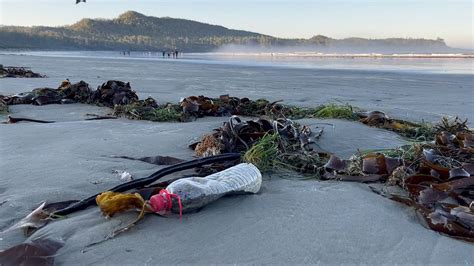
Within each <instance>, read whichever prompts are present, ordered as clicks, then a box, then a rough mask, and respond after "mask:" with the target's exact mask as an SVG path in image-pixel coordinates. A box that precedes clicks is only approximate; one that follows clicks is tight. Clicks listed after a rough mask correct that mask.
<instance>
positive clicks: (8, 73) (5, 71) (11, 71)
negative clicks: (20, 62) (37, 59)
mask: <svg viewBox="0 0 474 266" xmlns="http://www.w3.org/2000/svg"><path fill="white" fill-rule="evenodd" d="M0 78H46V76H45V75H41V74H39V73H35V72H33V71H31V70H30V69H28V68H27V67H13V66H3V65H0Z"/></svg>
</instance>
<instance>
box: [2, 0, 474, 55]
mask: <svg viewBox="0 0 474 266" xmlns="http://www.w3.org/2000/svg"><path fill="white" fill-rule="evenodd" d="M0 10H1V16H0V24H3V25H28V26H29V25H48V26H55V25H65V24H72V23H74V22H76V21H78V20H80V19H81V18H84V17H89V18H113V17H116V16H118V15H119V14H120V13H123V12H125V11H127V10H135V11H138V12H141V13H144V14H146V15H152V16H159V17H163V16H169V17H177V18H186V19H193V20H197V21H202V22H207V23H211V24H219V25H223V26H225V27H228V28H233V29H243V30H249V31H255V32H259V33H264V34H269V35H273V36H278V37H291V38H294V37H301V38H308V37H311V36H313V35H317V34H323V35H327V36H330V37H334V38H344V37H353V36H357V37H367V38H385V37H413V38H436V37H441V38H444V39H445V40H446V42H447V43H448V45H450V46H454V47H462V48H474V40H473V39H474V37H473V13H474V7H473V0H273V1H271V0H253V1H251V0H193V1H191V0H87V3H80V4H78V5H76V4H75V0H0Z"/></svg>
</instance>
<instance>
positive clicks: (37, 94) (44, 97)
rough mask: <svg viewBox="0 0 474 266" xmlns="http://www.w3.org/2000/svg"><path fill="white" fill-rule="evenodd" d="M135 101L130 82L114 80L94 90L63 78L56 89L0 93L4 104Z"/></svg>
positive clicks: (0, 99) (135, 97)
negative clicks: (7, 94)
mask: <svg viewBox="0 0 474 266" xmlns="http://www.w3.org/2000/svg"><path fill="white" fill-rule="evenodd" d="M136 101H138V96H137V94H136V92H135V91H133V90H132V89H131V87H130V83H125V82H122V81H116V80H109V81H107V82H105V83H104V84H102V85H101V86H99V87H98V88H97V90H95V91H93V90H92V89H91V88H90V86H89V84H87V83H86V82H84V81H80V82H77V83H74V84H71V83H70V82H69V80H65V81H63V82H62V83H61V85H60V86H59V87H58V88H57V89H52V88H37V89H34V90H32V91H30V92H23V93H19V94H15V95H10V96H3V95H0V102H3V103H4V104H6V105H15V104H33V105H47V104H69V103H88V104H97V105H100V106H107V107H113V106H115V105H121V104H130V103H132V102H136Z"/></svg>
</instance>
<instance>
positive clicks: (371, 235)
mask: <svg viewBox="0 0 474 266" xmlns="http://www.w3.org/2000/svg"><path fill="white" fill-rule="evenodd" d="M2 60H3V58H2ZM15 60H16V59H15ZM29 60H30V59H29ZM71 60H73V59H68V60H64V59H61V60H58V62H63V63H62V64H63V67H64V71H65V72H66V73H69V74H71V75H73V69H74V68H77V73H78V74H74V75H75V76H74V81H77V80H79V79H84V80H87V81H88V82H91V83H92V84H95V85H97V84H98V83H99V80H100V82H102V81H105V80H107V79H112V78H116V79H121V80H127V78H120V76H121V75H122V74H123V75H126V72H127V70H130V69H131V68H132V67H131V66H129V65H128V64H125V63H124V64H123V65H122V64H121V62H99V61H98V60H97V61H95V63H94V64H85V63H84V62H82V64H83V68H80V67H79V68H78V65H77V64H76V65H74V64H72V62H71ZM73 61H74V60H73ZM21 63H22V62H21V60H20V59H19V63H18V65H21ZM23 63H24V64H23V65H28V66H32V67H34V68H33V69H34V70H37V71H38V72H45V73H43V74H47V75H49V76H50V78H49V79H34V80H32V79H28V80H25V79H16V80H10V79H9V80H1V81H0V84H1V91H2V92H15V91H18V92H19V91H27V90H30V89H31V88H34V87H41V86H52V87H56V86H57V85H55V84H58V83H59V81H60V80H62V79H64V75H62V76H60V70H59V69H52V68H48V66H50V67H52V66H53V65H54V64H55V63H54V62H50V60H46V62H43V63H44V64H43V66H44V67H40V62H36V61H35V60H30V61H25V62H23ZM89 63H90V62H89ZM35 64H37V65H35ZM133 64H135V63H132V65H133ZM136 64H141V63H140V62H138V63H136ZM112 65H114V66H113V67H112ZM165 65H166V67H165V66H161V68H160V69H155V70H154V69H153V68H150V69H147V70H146V71H148V73H151V72H153V73H155V75H156V76H155V77H154V78H150V80H147V78H146V77H144V76H135V77H133V76H132V75H129V76H126V77H129V78H130V80H131V81H132V87H134V88H136V89H137V90H138V92H139V93H140V94H141V97H145V96H147V95H148V94H151V95H152V96H153V97H156V98H157V99H158V100H159V101H160V100H161V101H165V100H169V101H173V102H175V101H177V98H178V97H179V96H187V95H190V94H194V93H197V92H199V94H206V95H211V96H212V95H216V96H217V95H218V94H219V93H230V94H232V95H236V96H249V95H248V94H250V96H256V97H267V98H270V99H276V98H280V97H281V98H285V99H287V98H288V99H290V100H289V101H290V102H291V103H295V104H308V103H317V102H321V103H323V102H325V100H330V99H332V97H335V96H334V95H338V96H337V97H341V98H344V99H353V100H354V102H356V103H358V104H355V103H354V105H358V106H361V107H365V108H371V107H379V105H378V104H379V103H377V102H373V101H372V100H367V99H364V97H362V96H363V94H361V92H359V94H357V93H356V92H355V91H354V90H353V91H352V93H353V94H351V93H350V92H349V91H348V90H344V89H340V90H339V91H337V90H336V91H331V90H327V88H329V87H337V86H336V85H335V84H332V83H331V82H328V80H331V79H330V78H329V79H326V82H327V84H326V85H325V86H326V90H324V93H321V95H319V94H318V93H313V92H312V93H313V94H311V95H313V97H311V98H308V97H304V96H303V94H301V93H302V92H297V93H285V88H286V87H285V86H289V84H290V82H289V80H291V79H295V80H296V81H295V82H294V83H291V84H294V86H299V85H298V84H300V85H301V83H300V82H302V81H298V80H302V79H304V78H308V77H311V76H312V75H316V74H314V73H312V74H311V73H306V72H305V71H302V72H297V71H296V70H289V71H290V72H292V71H295V72H294V75H296V73H300V75H302V76H301V77H300V79H298V78H295V76H294V75H293V76H290V77H286V79H288V81H283V77H282V76H278V74H280V75H281V74H282V73H283V70H275V69H264V70H261V69H260V70H258V71H257V70H255V69H253V68H245V69H243V68H238V67H235V68H231V69H228V68H218V67H217V66H202V68H204V70H203V69H196V70H195V72H193V71H191V70H190V69H186V71H188V73H189V75H187V77H186V78H185V79H184V80H179V78H178V77H175V76H172V75H165V74H170V73H171V72H173V69H175V68H177V67H178V66H180V67H181V68H186V67H185V66H183V65H178V64H177V63H166V64H165ZM101 67H103V68H106V69H102V70H100V71H98V70H97V68H101ZM107 67H109V68H110V71H108V70H107ZM157 68H158V67H157ZM94 69H95V71H94ZM211 70H212V71H214V72H213V73H212V74H209V75H208V76H205V77H201V75H202V73H201V72H206V71H211ZM245 71H247V72H245ZM285 72H287V71H285ZM92 73H96V75H100V78H95V79H91V78H90V77H91V76H93V74H92ZM223 73H228V75H226V76H223ZM239 73H240V74H239ZM318 73H319V74H318V75H322V74H321V73H325V75H339V74H341V73H332V74H331V73H326V72H324V71H322V72H318ZM344 73H346V72H344ZM161 75H164V76H166V77H168V80H172V81H169V83H170V84H174V85H172V86H171V87H170V86H167V83H166V82H162V83H158V84H157V83H156V79H157V77H159V78H158V79H160V80H161V79H165V77H162V76H161ZM210 75H212V79H210ZM261 75H264V76H265V80H267V81H268V80H271V82H269V83H270V84H267V83H266V82H264V80H263V79H264V78H262V77H261ZM306 75H307V76H306ZM341 75H342V76H339V78H337V77H336V76H334V78H333V80H334V82H335V80H338V82H339V81H340V82H342V83H338V84H339V85H341V84H346V86H350V85H351V82H352V83H354V82H355V80H358V78H357V77H359V76H360V75H361V74H360V73H359V72H349V73H346V74H341ZM345 75H346V76H345ZM384 75H385V74H384ZM386 75H388V76H387V77H386V78H387V79H388V80H385V79H384V78H383V77H380V75H377V77H378V78H377V82H375V81H374V83H373V84H372V85H370V86H369V87H370V88H368V89H367V91H366V92H364V93H366V95H367V98H371V97H369V95H370V94H371V93H373V92H375V91H378V90H376V89H375V88H376V87H377V86H376V85H377V84H379V85H380V86H382V87H383V86H388V85H387V84H392V83H393V84H395V83H397V84H402V85H400V86H403V84H414V85H412V86H413V90H409V89H407V90H405V91H404V93H406V94H412V93H413V95H412V96H411V97H409V96H400V97H399V98H397V97H396V96H394V100H395V101H401V100H402V99H408V98H410V99H411V101H412V102H424V101H426V99H425V98H423V97H422V95H421V93H422V92H423V91H425V90H429V89H431V90H436V89H437V88H438V89H439V93H440V96H439V97H444V96H446V99H445V100H447V101H453V102H456V103H457V104H455V105H452V106H448V105H440V106H439V108H437V109H433V110H432V111H433V113H432V111H430V110H431V109H429V108H430V107H429V106H428V105H422V106H421V107H420V106H419V105H414V104H407V103H405V104H404V105H402V107H398V106H397V105H396V104H395V103H392V105H390V104H386V103H387V102H386V101H384V102H383V104H382V103H380V106H386V108H387V109H383V110H386V111H390V110H392V111H393V110H399V111H400V112H395V114H398V115H400V116H402V117H404V116H405V115H403V112H401V110H403V111H407V112H408V111H410V114H411V115H414V114H413V112H414V113H415V115H417V116H416V117H417V118H418V119H434V118H436V117H437V116H439V115H441V114H442V113H445V112H446V113H451V112H452V114H453V115H455V114H460V113H467V111H469V104H468V105H467V107H466V105H461V104H460V102H462V101H467V102H469V101H470V104H471V106H472V99H471V100H469V99H460V98H459V97H457V98H450V97H451V95H450V94H443V92H442V91H444V90H441V87H442V85H445V86H443V87H446V86H447V87H450V86H451V87H452V88H454V87H456V86H458V85H459V83H461V81H459V80H458V79H456V78H454V77H452V76H451V75H449V76H443V75H441V76H421V77H420V76H416V77H413V78H414V79H415V80H414V81H412V82H409V81H408V77H406V76H405V77H404V78H402V79H400V80H396V79H397V78H396V75H395V74H393V73H392V74H390V73H389V74H386ZM382 76H383V75H382ZM70 77H72V76H70ZM88 77H89V78H88ZM226 77H227V78H228V80H230V81H229V82H228V83H225V79H226ZM428 77H429V78H428ZM132 78H133V80H132ZM206 78H207V79H210V80H207V79H206ZM359 78H360V77H359ZM366 78H367V79H369V78H370V75H368V76H367V75H366ZM468 78H469V77H461V80H462V79H468ZM76 79H77V80H76ZM345 79H347V80H345ZM404 79H405V81H404ZM424 79H426V80H424ZM315 80H319V81H318V83H317V84H320V85H321V84H323V83H324V81H323V80H321V76H319V79H318V78H317V77H315V78H314V80H313V81H315ZM423 80H424V81H423ZM464 81H465V80H464ZM252 82H253V83H252ZM279 82H281V83H279ZM305 82H308V83H309V82H311V81H305ZM203 83H204V84H203ZM425 83H426V84H428V83H429V84H434V85H433V86H432V87H430V88H425V86H423V84H425ZM152 84H157V85H156V87H153V86H152ZM241 84H247V86H250V87H253V86H255V87H258V88H260V87H262V89H261V90H260V89H255V90H252V89H248V92H246V91H244V90H242V89H238V87H239V85H241ZM278 84H279V85H278ZM285 84H287V85H285ZM354 84H355V85H356V86H357V83H354ZM383 84H385V85H383ZM220 85H222V87H221V88H220V89H222V88H224V89H223V90H224V91H222V90H220V89H219V86H220ZM273 85H275V86H273ZM276 85H278V86H279V87H278V86H276ZM463 85H465V83H463ZM321 86H322V85H321ZM360 86H362V85H360ZM315 87H318V86H315ZM206 88H207V89H206ZM272 88H273V90H274V91H273V93H271V89H272ZM286 89H288V88H286ZM173 90H174V91H173ZM295 91H296V90H295ZM167 92H168V93H167ZM309 92H311V90H309V89H307V90H306V93H309ZM338 92H339V93H340V94H337V93H338ZM461 92H462V90H461ZM464 92H465V91H464ZM383 93H384V95H385V96H384V97H389V96H390V95H391V94H387V93H388V92H383ZM390 93H392V94H394V95H396V93H395V92H390ZM373 98H376V97H372V98H371V99H373ZM397 99H398V100H397ZM430 100H433V101H441V99H434V98H433V99H430ZM364 104H366V105H364ZM391 106H392V107H391ZM394 106H397V108H399V109H397V108H394ZM10 110H11V113H12V115H13V116H22V117H29V118H36V119H44V120H54V121H57V123H54V124H36V123H18V124H0V143H1V145H0V172H1V178H0V203H2V202H3V204H2V205H1V206H0V230H3V229H5V228H7V227H8V226H10V225H12V224H14V223H15V222H17V221H18V220H20V219H21V218H22V217H24V216H25V215H26V214H27V213H29V212H30V211H31V210H32V209H33V208H35V207H37V206H38V205H39V204H40V203H41V202H43V201H45V200H46V201H49V202H54V201H62V200H71V199H81V198H84V197H88V196H90V195H92V194H95V193H98V192H101V191H104V190H107V189H108V188H111V187H113V186H115V185H118V184H120V183H122V182H124V181H123V180H120V177H119V176H117V175H116V174H114V173H113V172H114V170H120V171H128V172H130V173H131V174H132V175H133V176H134V177H135V178H140V177H145V176H147V175H149V174H150V173H152V172H155V171H156V170H158V169H160V167H159V166H155V165H151V164H147V163H144V162H141V161H129V160H124V159H117V158H111V156H112V155H126V156H135V157H142V156H154V155H168V156H174V157H178V158H183V159H192V156H193V152H192V151H191V150H189V149H188V147H187V146H188V144H189V143H190V142H192V141H193V140H195V139H197V138H199V137H200V136H201V135H202V134H204V133H207V132H209V131H210V130H212V129H213V128H216V127H218V126H219V125H220V124H221V123H222V122H223V121H225V120H226V119H227V118H204V119H198V120H197V121H195V122H192V123H154V122H148V121H133V120H127V119H117V120H100V121H84V120H83V119H84V118H86V114H87V113H95V114H107V113H108V112H109V109H107V108H99V107H94V106H89V105H81V104H72V105H48V106H40V107H36V106H29V105H18V106H11V108H10ZM411 111H413V112H411ZM391 114H392V113H391ZM469 115H471V116H472V112H470V114H469ZM0 120H5V116H1V117H0ZM301 122H302V123H304V124H308V125H311V127H312V128H313V129H314V128H315V127H317V126H319V127H324V128H325V133H324V135H323V137H322V138H321V139H320V140H319V141H318V144H319V145H320V146H321V148H323V149H325V150H328V151H330V152H334V153H336V154H338V155H340V156H343V157H345V158H347V157H349V156H350V155H351V154H352V153H354V152H356V151H357V149H361V150H367V149H382V148H393V147H397V146H399V145H403V144H405V143H406V142H405V141H404V140H402V139H401V138H400V137H399V136H397V135H396V134H394V133H391V132H388V131H384V130H380V129H375V128H370V127H366V126H364V125H362V124H360V123H357V122H349V121H341V120H314V119H305V120H303V121H301ZM328 124H329V125H328ZM281 177H282V176H281V174H279V173H275V174H274V175H272V176H265V177H264V179H265V181H264V183H263V187H262V190H261V192H260V193H259V194H257V195H244V196H235V197H226V198H223V199H221V200H219V201H217V202H215V203H213V204H210V205H209V206H207V207H205V208H204V209H202V210H201V211H200V212H197V213H192V214H187V215H185V216H184V217H183V219H182V220H179V218H178V217H176V216H172V217H168V218H163V217H159V216H156V215H147V216H146V218H145V219H144V220H143V221H142V222H140V223H139V224H138V225H137V226H136V227H134V228H133V229H131V230H130V231H128V232H126V233H123V234H122V235H119V236H118V237H117V238H115V239H112V240H109V241H107V242H104V243H102V244H99V245H96V246H93V247H90V248H87V247H86V246H87V245H89V244H91V243H93V242H96V241H100V240H101V239H103V238H104V237H105V236H107V235H108V234H109V233H110V232H112V231H113V230H114V229H117V228H119V227H122V226H124V225H125V224H127V223H129V222H130V221H132V220H133V219H134V218H135V217H136V215H137V213H136V212H132V213H126V214H122V215H118V216H116V217H114V218H112V219H110V220H106V219H104V217H102V216H101V214H100V211H99V210H98V208H96V207H93V208H89V209H87V210H85V211H81V212H79V213H75V214H73V215H70V217H68V218H67V219H61V220H57V221H55V222H53V223H50V224H49V225H47V226H46V227H44V228H42V229H40V230H38V231H37V232H35V233H34V234H33V235H32V236H30V237H29V238H27V239H26V238H25V237H24V236H23V233H22V232H21V231H13V232H8V233H4V234H0V250H2V249H5V248H8V247H11V246H13V245H16V244H19V243H21V242H23V241H32V240H34V239H38V238H42V237H48V238H51V239H53V240H57V241H61V242H64V243H65V246H64V247H63V248H62V249H60V250H59V252H58V255H57V258H56V262H57V263H58V264H77V263H80V264H94V263H100V264H156V263H206V264H207V263H272V264H273V263H324V264H327V263H335V264H341V263H367V264H382V263H387V264H408V263H410V264H412V263H413V264H444V265H446V264H469V263H471V262H472V261H474V253H473V252H472V244H468V243H465V242H462V241H458V240H454V239H451V238H448V237H444V236H441V235H439V234H438V233H436V232H433V231H431V230H429V229H426V228H424V227H423V226H422V225H421V224H420V223H419V222H418V220H417V218H416V217H415V215H414V213H413V211H411V210H410V209H408V208H406V207H405V206H402V205H399V204H397V203H394V202H392V201H390V200H388V199H385V198H382V197H380V196H379V195H376V194H374V193H372V192H371V191H370V189H369V188H368V186H367V185H364V184H357V183H342V182H319V181H315V180H305V181H302V180H288V179H283V178H281Z"/></svg>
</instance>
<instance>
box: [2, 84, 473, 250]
mask: <svg viewBox="0 0 474 266" xmlns="http://www.w3.org/2000/svg"><path fill="white" fill-rule="evenodd" d="M51 91H53V92H54V93H53V92H51ZM33 92H34V93H33ZM33 92H32V94H33V95H31V94H29V93H26V94H21V95H15V96H9V97H0V99H1V100H2V101H4V102H5V103H7V104H19V103H33V104H48V103H54V102H57V101H56V100H54V101H50V100H49V99H56V98H55V97H56V96H55V95H57V94H59V95H60V97H61V99H60V102H63V100H64V99H68V100H71V101H72V102H84V103H94V104H99V105H104V106H108V107H113V108H114V115H115V116H125V117H128V118H133V119H146V120H154V121H169V120H175V121H188V120H189V119H192V118H193V117H203V116H230V119H229V121H228V122H225V123H224V124H223V126H222V127H220V128H218V129H215V130H214V131H213V132H210V133H209V134H206V135H204V136H203V137H202V139H201V140H200V141H199V142H197V143H194V144H192V145H190V148H192V149H193V150H194V151H195V154H196V156H198V157H202V158H201V159H198V160H197V161H190V162H181V160H179V159H176V160H172V159H170V158H165V157H162V156H157V157H143V158H133V157H127V156H121V157H118V158H125V159H136V160H142V161H145V162H150V163H157V164H164V163H163V162H171V161H173V162H171V163H170V164H174V165H172V166H170V167H168V168H164V169H162V170H160V171H159V172H157V173H155V174H153V175H151V176H150V177H148V178H144V179H136V180H132V181H130V182H127V183H124V184H122V185H120V186H117V187H115V188H113V189H111V190H110V192H111V193H108V192H105V193H108V194H97V195H94V196H92V197H89V198H87V199H85V200H82V201H79V202H75V203H73V204H72V205H70V206H69V205H68V207H65V208H62V209H59V210H56V211H54V212H49V216H48V219H51V218H54V217H58V216H63V215H68V214H71V213H72V212H74V211H78V210H82V209H84V208H87V207H89V206H92V205H96V204H98V205H99V206H101V204H102V203H103V202H102V199H107V201H106V202H107V204H106V205H107V206H113V205H114V204H117V209H114V210H112V211H111V212H110V213H113V214H115V211H116V212H122V211H125V210H128V209H139V210H140V215H139V218H137V220H135V221H134V222H133V223H132V224H134V223H135V222H136V221H138V219H140V218H141V217H143V214H144V212H146V211H149V210H150V208H149V206H146V205H145V203H146V202H147V200H148V199H150V197H152V196H153V195H156V194H159V193H160V191H161V189H163V188H165V187H166V186H168V185H169V184H170V182H161V183H158V184H156V183H154V182H156V181H157V180H158V179H159V178H161V177H162V176H164V175H168V174H170V173H172V172H175V171H181V170H184V169H190V168H196V167H201V166H202V165H204V164H209V163H211V162H214V163H218V164H219V165H213V166H212V167H207V168H205V169H204V172H205V173H206V174H213V173H215V172H216V171H221V170H224V169H227V168H229V167H231V166H234V165H236V164H237V163H239V161H244V162H247V163H252V164H253V165H255V166H257V168H258V169H259V170H260V171H262V172H264V173H271V172H275V171H278V172H280V170H290V171H295V172H298V173H300V174H301V175H302V176H308V177H316V178H318V179H321V180H339V181H352V182H364V183H379V184H382V189H380V188H376V187H374V188H373V190H374V192H376V193H378V194H381V195H383V196H385V197H387V198H389V199H392V200H394V201H397V202H401V203H404V204H406V205H408V206H410V207H412V208H413V209H414V210H415V211H416V213H417V214H418V215H419V217H420V218H421V220H422V222H423V224H424V225H426V226H427V227H429V228H431V229H433V230H435V231H438V232H440V233H443V234H446V235H448V236H451V237H454V238H458V239H462V240H465V241H469V242H474V233H473V232H474V222H473V221H474V193H473V191H474V159H473V156H472V155H473V153H474V132H473V131H472V130H471V129H470V128H468V126H467V120H466V121H462V120H460V119H458V118H455V119H451V120H450V119H443V120H442V121H441V122H440V123H439V124H436V125H428V124H415V123H410V122H406V121H402V120H396V119H392V118H390V117H388V116H387V115H386V114H384V113H382V112H377V111H375V112H362V111H360V110H356V109H355V108H352V107H351V106H348V105H345V106H336V105H326V106H321V107H317V108H297V107H291V106H286V105H282V104H281V103H280V102H269V101H266V100H256V101H252V100H250V99H247V98H236V97H230V96H227V95H223V96H220V97H219V98H217V99H211V98H207V97H204V96H198V97H195V96H191V97H187V98H185V99H183V100H182V101H181V102H180V103H179V104H165V105H159V104H158V103H157V102H156V101H155V100H154V99H152V98H147V99H145V100H139V99H138V97H137V95H136V94H135V92H133V91H132V90H131V87H130V84H128V83H124V82H119V81H108V82H106V83H104V84H102V86H99V88H98V89H97V90H96V91H92V90H90V88H89V86H88V85H87V83H85V82H79V83H76V84H70V83H69V82H68V81H66V82H64V83H63V84H62V85H61V86H60V87H59V88H58V89H56V90H52V89H51V90H46V91H45V92H46V93H45V94H42V95H41V94H39V93H37V91H35V90H34V91H33ZM55 93H56V94H55ZM41 96H45V98H39V99H40V100H39V101H38V97H41ZM237 114H238V115H242V116H253V117H260V118H258V119H254V120H247V121H244V120H243V119H241V118H240V117H238V116H236V115H237ZM305 117H315V118H343V119H350V120H354V121H357V120H358V121H360V122H361V123H364V124H366V125H368V126H374V127H378V128H384V129H387V130H391V131H394V132H397V133H399V134H401V135H403V136H406V137H409V138H412V139H416V140H419V141H418V142H415V143H413V144H410V145H408V146H404V147H400V148H398V149H394V150H385V151H379V152H368V153H364V152H360V153H358V154H355V155H354V156H352V157H351V158H350V159H349V160H342V159H340V158H338V157H337V156H335V155H333V154H330V153H327V152H325V151H322V150H320V149H319V148H318V145H317V144H316V141H317V139H318V138H319V137H320V136H321V134H323V131H322V130H317V131H316V132H313V130H312V129H310V128H309V127H307V126H305V125H300V124H298V123H297V122H294V121H293V120H292V119H294V118H305ZM226 156H227V157H226ZM238 158H241V160H238ZM199 160H203V161H199ZM224 161H225V162H226V163H224ZM199 171H201V172H200V174H201V175H202V174H203V172H202V171H203V169H202V168H200V169H199ZM206 171H207V172H206ZM152 183H154V184H152ZM126 191H132V194H130V193H126V194H125V193H123V192H126ZM112 192H113V193H112ZM135 192H136V193H138V194H133V193H135ZM117 193H118V194H117ZM100 195H102V196H101V197H100ZM114 199H116V200H117V201H114ZM169 200H171V199H169ZM109 204H112V205H109ZM102 205H103V204H102ZM103 211H104V210H103ZM41 213H42V212H41ZM104 213H105V214H107V213H109V212H108V211H107V210H106V211H105V212H104ZM33 224H34V223H33ZM132 224H131V225H132ZM39 225H40V226H43V225H44V224H43V223H39ZM131 225H130V226H131ZM130 226H127V227H126V228H123V229H124V230H127V229H128V228H130ZM120 232H122V230H120Z"/></svg>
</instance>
